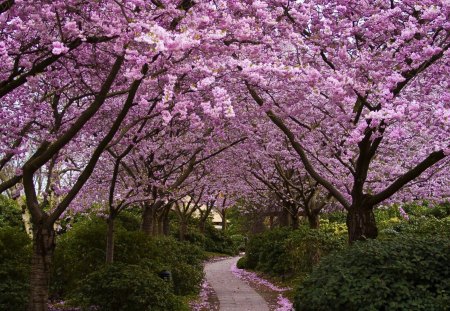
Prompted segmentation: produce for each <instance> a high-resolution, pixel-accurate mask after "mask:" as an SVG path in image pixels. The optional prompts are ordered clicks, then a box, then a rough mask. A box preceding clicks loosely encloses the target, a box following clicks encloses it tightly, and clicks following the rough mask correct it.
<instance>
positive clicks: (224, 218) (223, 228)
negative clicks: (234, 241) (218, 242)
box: [222, 210, 227, 231]
mask: <svg viewBox="0 0 450 311" xmlns="http://www.w3.org/2000/svg"><path fill="white" fill-rule="evenodd" d="M222 230H223V231H225V230H227V214H226V213H225V210H224V211H223V212H222Z"/></svg>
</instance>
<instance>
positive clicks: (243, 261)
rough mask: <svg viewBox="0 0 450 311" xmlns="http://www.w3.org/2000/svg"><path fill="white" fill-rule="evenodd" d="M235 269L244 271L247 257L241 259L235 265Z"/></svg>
mask: <svg viewBox="0 0 450 311" xmlns="http://www.w3.org/2000/svg"><path fill="white" fill-rule="evenodd" d="M236 267H238V268H239V269H246V268H247V267H248V263H247V257H245V256H244V257H241V258H239V260H238V261H237V263H236Z"/></svg>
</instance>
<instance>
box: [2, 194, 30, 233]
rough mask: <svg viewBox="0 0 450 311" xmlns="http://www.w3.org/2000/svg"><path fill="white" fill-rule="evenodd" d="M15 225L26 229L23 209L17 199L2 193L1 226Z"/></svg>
mask: <svg viewBox="0 0 450 311" xmlns="http://www.w3.org/2000/svg"><path fill="white" fill-rule="evenodd" d="M1 227H15V228H20V229H21V230H25V226H24V224H23V221H22V211H21V209H20V207H19V205H18V204H17V202H16V201H14V200H11V199H8V198H7V197H5V196H3V195H0V228H1Z"/></svg>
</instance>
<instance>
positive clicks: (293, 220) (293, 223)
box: [290, 212, 299, 230]
mask: <svg viewBox="0 0 450 311" xmlns="http://www.w3.org/2000/svg"><path fill="white" fill-rule="evenodd" d="M290 217H291V221H290V225H291V228H292V229H294V230H295V229H298V227H299V221H298V214H297V213H296V212H292V214H290Z"/></svg>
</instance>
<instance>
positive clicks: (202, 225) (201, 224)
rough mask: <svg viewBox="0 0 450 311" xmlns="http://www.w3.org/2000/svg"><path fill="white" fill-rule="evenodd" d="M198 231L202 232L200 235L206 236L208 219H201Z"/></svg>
mask: <svg viewBox="0 0 450 311" xmlns="http://www.w3.org/2000/svg"><path fill="white" fill-rule="evenodd" d="M198 229H199V230H200V233H202V234H204V233H205V230H206V218H205V217H200V220H199V222H198Z"/></svg>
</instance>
